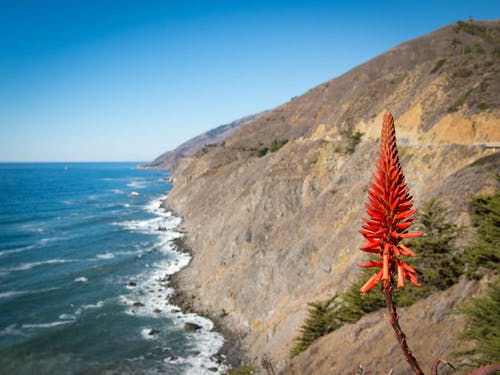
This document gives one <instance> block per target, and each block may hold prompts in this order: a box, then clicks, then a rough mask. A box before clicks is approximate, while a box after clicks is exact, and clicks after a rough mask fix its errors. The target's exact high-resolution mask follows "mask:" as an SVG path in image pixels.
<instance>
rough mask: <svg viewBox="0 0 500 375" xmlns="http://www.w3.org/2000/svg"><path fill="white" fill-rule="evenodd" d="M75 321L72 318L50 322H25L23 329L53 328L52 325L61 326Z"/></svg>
mask: <svg viewBox="0 0 500 375" xmlns="http://www.w3.org/2000/svg"><path fill="white" fill-rule="evenodd" d="M69 323H73V321H72V320H58V321H56V322H50V323H36V324H23V325H22V326H21V328H23V329H31V328H51V327H57V326H61V325H64V324H69Z"/></svg>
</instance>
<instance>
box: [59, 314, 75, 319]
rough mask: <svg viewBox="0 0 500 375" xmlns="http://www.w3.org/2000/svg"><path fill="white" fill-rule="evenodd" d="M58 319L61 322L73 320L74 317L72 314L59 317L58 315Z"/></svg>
mask: <svg viewBox="0 0 500 375" xmlns="http://www.w3.org/2000/svg"><path fill="white" fill-rule="evenodd" d="M59 319H63V320H68V319H71V320H75V319H76V316H75V315H73V314H61V315H59Z"/></svg>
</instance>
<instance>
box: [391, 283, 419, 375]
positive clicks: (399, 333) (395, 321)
mask: <svg viewBox="0 0 500 375" xmlns="http://www.w3.org/2000/svg"><path fill="white" fill-rule="evenodd" d="M392 289H393V286H392V283H391V282H390V281H384V285H383V287H382V292H383V293H384V297H385V302H386V303H387V308H388V309H389V314H390V316H391V318H390V320H389V322H390V323H391V326H392V328H393V329H394V332H395V333H396V338H397V339H398V342H399V346H400V347H401V350H402V351H403V356H404V358H405V359H406V361H407V362H408V363H409V364H410V366H411V367H412V368H413V370H414V371H415V375H424V372H423V371H422V369H421V368H420V366H419V365H418V362H417V360H416V359H415V357H414V356H413V354H412V353H411V350H410V348H409V347H408V344H407V343H406V336H405V334H404V333H403V330H402V329H401V327H400V326H399V316H398V312H397V310H396V305H395V304H394V301H393V300H392Z"/></svg>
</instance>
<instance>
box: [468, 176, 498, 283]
mask: <svg viewBox="0 0 500 375" xmlns="http://www.w3.org/2000/svg"><path fill="white" fill-rule="evenodd" d="M497 178H498V176H497ZM471 208H472V216H471V218H472V223H473V225H474V226H475V227H476V228H477V232H476V233H477V234H476V239H475V241H474V243H473V244H472V245H471V246H470V247H468V248H467V249H465V251H464V252H463V254H462V261H463V262H464V263H465V264H466V271H467V275H468V276H469V277H478V271H479V270H480V269H481V268H488V269H492V270H494V272H495V273H496V274H498V273H499V272H500V190H498V191H497V192H496V193H495V194H493V195H481V196H478V197H476V198H474V199H473V200H472V202H471Z"/></svg>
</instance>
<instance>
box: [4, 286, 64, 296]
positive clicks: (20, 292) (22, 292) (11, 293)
mask: <svg viewBox="0 0 500 375" xmlns="http://www.w3.org/2000/svg"><path fill="white" fill-rule="evenodd" d="M56 289H59V288H43V289H34V290H11V291H8V292H1V293H0V298H9V297H14V296H21V295H25V294H36V293H44V292H49V291H51V290H56Z"/></svg>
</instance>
